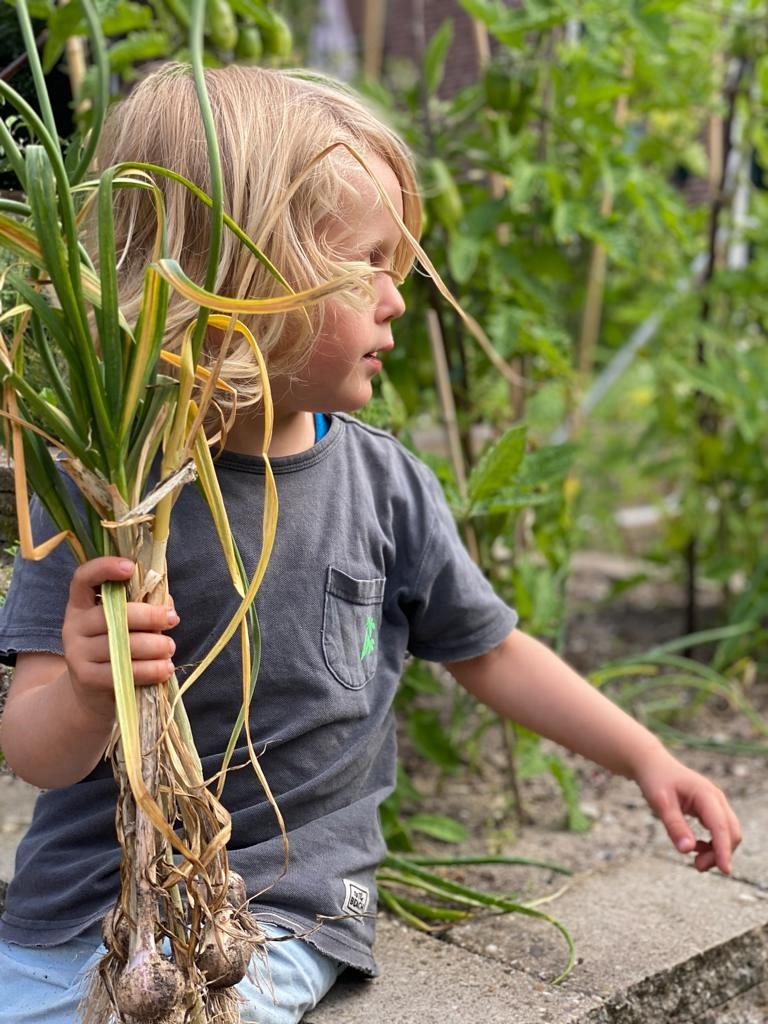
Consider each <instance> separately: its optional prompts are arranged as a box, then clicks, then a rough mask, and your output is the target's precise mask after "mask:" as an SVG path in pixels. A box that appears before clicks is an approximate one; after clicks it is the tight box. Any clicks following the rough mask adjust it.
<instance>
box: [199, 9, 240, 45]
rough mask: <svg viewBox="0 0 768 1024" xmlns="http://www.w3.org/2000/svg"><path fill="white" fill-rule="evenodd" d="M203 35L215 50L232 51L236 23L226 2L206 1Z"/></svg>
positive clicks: (234, 41)
mask: <svg viewBox="0 0 768 1024" xmlns="http://www.w3.org/2000/svg"><path fill="white" fill-rule="evenodd" d="M205 14H206V18H205V34H206V35H207V36H208V38H209V39H210V41H211V42H212V43H213V45H214V46H215V47H216V49H217V50H234V48H235V43H236V42H237V22H236V21H235V15H234V12H233V10H232V8H231V7H230V6H229V3H228V2H227V0H207V2H206V11H205Z"/></svg>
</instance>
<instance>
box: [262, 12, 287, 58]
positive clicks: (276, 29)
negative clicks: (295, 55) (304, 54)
mask: <svg viewBox="0 0 768 1024" xmlns="http://www.w3.org/2000/svg"><path fill="white" fill-rule="evenodd" d="M269 13H270V18H269V22H268V23H264V24H262V25H261V38H262V41H263V43H264V52H265V53H269V54H272V55H273V56H274V57H290V55H291V53H292V52H293V34H292V32H291V28H290V25H289V24H288V22H287V21H286V20H285V19H284V18H281V17H280V15H279V14H275V13H274V11H270V12H269Z"/></svg>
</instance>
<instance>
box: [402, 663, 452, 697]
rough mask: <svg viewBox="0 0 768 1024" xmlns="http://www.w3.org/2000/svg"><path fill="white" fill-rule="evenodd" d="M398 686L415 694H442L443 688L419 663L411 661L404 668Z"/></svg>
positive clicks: (425, 667) (422, 664)
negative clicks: (413, 691)
mask: <svg viewBox="0 0 768 1024" xmlns="http://www.w3.org/2000/svg"><path fill="white" fill-rule="evenodd" d="M400 685H401V686H402V687H403V688H404V689H410V690H415V691H416V693H442V692H443V686H442V684H441V682H440V680H439V679H436V678H435V677H434V676H433V675H432V673H431V672H430V671H429V669H428V668H427V666H426V665H425V664H424V663H423V662H421V661H411V662H410V663H409V664H408V667H407V668H406V670H405V672H404V674H403V678H402V680H401V683H400Z"/></svg>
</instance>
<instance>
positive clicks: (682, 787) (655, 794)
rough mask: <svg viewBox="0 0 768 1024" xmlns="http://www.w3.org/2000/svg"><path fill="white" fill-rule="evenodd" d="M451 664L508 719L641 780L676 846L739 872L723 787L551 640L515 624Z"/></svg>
mask: <svg viewBox="0 0 768 1024" xmlns="http://www.w3.org/2000/svg"><path fill="white" fill-rule="evenodd" d="M446 668H448V670H449V671H450V672H451V674H452V675H453V676H454V677H455V678H456V679H457V680H458V682H459V683H461V685H462V686H463V687H464V688H465V689H466V690H468V691H469V692H470V693H472V694H473V695H474V696H475V697H477V698H478V700H481V701H482V702H483V703H484V704H487V705H488V706H489V707H491V708H493V710H494V711H497V712H498V713H499V714H500V715H502V716H503V717H504V718H509V719H511V720H512V721H515V722H519V723H520V724H521V725H524V726H526V727H527V728H528V729H532V730H533V731H534V732H536V733H539V735H541V736H546V737H548V738H549V739H552V740H555V741H556V742H557V743H560V744H562V745H563V746H564V747H568V748H569V749H570V750H573V751H575V752H576V753H578V754H583V755H584V756H585V757H588V758H589V759H590V760H592V761H595V762H596V763H597V764H600V765H602V766H603V767H604V768H608V769H609V770H610V771H612V772H615V773H617V774H619V775H625V776H627V777H628V778H630V779H634V781H635V782H636V783H637V784H638V786H639V787H640V789H641V791H642V793H643V796H644V797H645V799H646V800H647V801H648V804H649V805H650V807H651V809H652V810H653V811H654V812H655V813H656V814H657V815H658V816H659V817H660V818H661V820H662V822H663V823H664V826H665V828H666V830H667V832H668V833H669V837H670V839H671V840H672V842H673V843H674V845H675V846H676V848H677V849H678V850H679V851H680V852H681V853H690V852H694V851H695V853H696V856H695V860H694V863H695V866H696V868H697V869H698V870H699V871H707V870H708V869H709V868H711V867H713V866H714V865H717V867H718V868H720V870H721V871H722V872H724V873H725V874H730V873H731V854H732V853H733V850H734V849H735V848H736V847H737V846H738V844H739V843H740V842H741V829H740V826H739V821H738V819H737V817H736V815H735V814H734V812H733V810H732V809H731V807H730V805H729V803H728V801H727V799H726V797H725V795H724V793H723V792H722V790H720V789H719V788H718V787H717V786H715V785H714V784H713V783H712V782H709V781H708V780H707V779H705V778H704V777H703V776H702V775H699V774H698V773H697V772H694V771H692V770H691V769H689V768H686V767H685V765H683V764H681V763H680V761H678V760H677V759H676V758H675V757H673V756H672V754H670V752H669V751H668V750H667V749H666V748H665V747H664V745H663V744H662V743H661V741H660V740H658V739H657V738H656V737H655V736H654V735H653V734H652V733H650V732H649V731H648V730H647V729H645V728H644V727H643V726H642V725H640V723H639V722H636V721H635V720H634V719H633V718H632V717H630V716H629V715H627V714H625V712H623V711H622V710H621V708H619V707H617V706H616V705H615V704H614V703H613V702H612V701H610V700H608V698H607V697H604V696H603V695H602V694H601V693H599V691H598V690H596V689H595V688H594V686H592V685H591V684H590V683H589V682H587V680H586V679H583V678H582V677H581V676H580V675H578V674H577V673H576V672H574V670H573V669H571V668H569V666H568V665H566V663H565V662H564V661H562V660H561V659H560V658H559V657H558V656H557V655H556V654H555V653H554V652H553V651H550V650H549V648H547V647H545V646H544V644H541V643H539V642H538V640H534V639H533V637H530V636H527V635H526V634H525V633H522V632H520V631H518V630H515V631H514V632H512V633H510V635H509V636H508V637H507V638H506V640H504V641H503V642H502V643H500V644H499V645H498V647H495V648H493V649H492V650H491V651H489V652H488V653H486V654H484V655H481V656H480V657H478V658H472V659H470V660H468V661H457V662H453V663H451V664H448V665H446ZM687 814H688V815H693V816H694V817H696V818H698V820H699V821H700V822H701V823H702V825H703V826H704V827H705V828H706V829H707V830H708V832H709V833H710V835H711V840H708V841H704V840H698V841H697V840H696V838H695V837H694V834H693V832H692V831H691V828H690V826H689V825H688V823H687V821H686V820H685V815H687Z"/></svg>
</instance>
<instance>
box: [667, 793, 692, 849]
mask: <svg viewBox="0 0 768 1024" xmlns="http://www.w3.org/2000/svg"><path fill="white" fill-rule="evenodd" d="M660 816H661V820H662V822H663V824H664V828H665V829H666V830H667V835H668V836H669V838H670V839H671V840H672V842H673V843H674V844H675V847H676V849H678V850H679V851H680V853H690V852H691V850H693V848H694V847H695V845H696V837H695V836H694V834H693V830H692V829H691V826H690V825H689V824H688V822H687V821H686V820H685V817H684V816H683V812H682V809H681V807H680V803H679V802H678V800H677V798H676V797H675V799H674V800H671V801H670V802H669V803H668V804H667V806H665V807H664V808H662V809H661V810H660Z"/></svg>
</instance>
